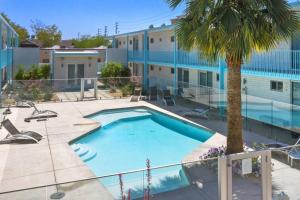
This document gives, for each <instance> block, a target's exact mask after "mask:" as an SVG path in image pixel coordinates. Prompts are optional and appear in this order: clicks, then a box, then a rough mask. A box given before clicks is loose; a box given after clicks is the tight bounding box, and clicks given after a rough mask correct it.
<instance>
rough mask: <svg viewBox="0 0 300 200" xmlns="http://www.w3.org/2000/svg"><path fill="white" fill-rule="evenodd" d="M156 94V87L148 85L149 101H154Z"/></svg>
mask: <svg viewBox="0 0 300 200" xmlns="http://www.w3.org/2000/svg"><path fill="white" fill-rule="evenodd" d="M157 96H158V92H157V87H156V86H153V87H150V90H149V100H150V101H156V100H157Z"/></svg>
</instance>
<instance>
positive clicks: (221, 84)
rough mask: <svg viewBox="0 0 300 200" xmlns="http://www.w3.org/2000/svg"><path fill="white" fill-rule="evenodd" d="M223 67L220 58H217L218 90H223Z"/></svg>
mask: <svg viewBox="0 0 300 200" xmlns="http://www.w3.org/2000/svg"><path fill="white" fill-rule="evenodd" d="M224 73H225V66H224V65H223V64H222V62H221V58H220V57H219V81H220V84H219V89H220V90H224V80H225V75H224Z"/></svg>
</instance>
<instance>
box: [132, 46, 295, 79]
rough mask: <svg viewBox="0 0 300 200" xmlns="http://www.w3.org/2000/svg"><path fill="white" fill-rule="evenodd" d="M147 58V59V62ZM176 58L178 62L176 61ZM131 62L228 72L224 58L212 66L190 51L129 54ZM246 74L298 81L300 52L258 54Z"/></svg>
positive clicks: (254, 54) (249, 61) (244, 66)
mask: <svg viewBox="0 0 300 200" xmlns="http://www.w3.org/2000/svg"><path fill="white" fill-rule="evenodd" d="M145 56H146V58H147V59H145ZM174 58H175V59H174ZM128 61H130V62H145V61H147V63H149V64H157V65H162V66H163V65H166V66H174V65H175V64H176V65H177V66H178V67H191V68H199V69H201V68H202V69H205V70H211V71H215V70H217V69H218V68H219V67H220V66H223V67H224V68H225V70H226V62H225V59H224V58H219V59H218V60H217V61H216V62H214V63H211V62H209V61H208V60H207V59H205V57H204V56H203V55H202V54H201V53H199V52H197V51H192V52H187V51H176V52H175V53H174V51H147V52H146V53H145V52H144V51H129V52H128ZM242 71H243V73H252V74H253V73H257V74H258V73H259V74H263V75H270V76H279V77H284V76H286V77H289V78H293V77H295V78H297V77H298V78H299V77H300V50H272V51H268V52H259V53H258V52H255V53H253V54H252V56H251V58H250V60H246V61H244V64H243V66H242Z"/></svg>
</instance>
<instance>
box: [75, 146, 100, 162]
mask: <svg viewBox="0 0 300 200" xmlns="http://www.w3.org/2000/svg"><path fill="white" fill-rule="evenodd" d="M71 147H72V149H73V150H74V151H75V153H76V154H77V155H78V156H79V157H80V158H81V159H82V160H83V161H84V162H87V161H89V160H91V159H93V158H95V157H96V155H97V151H95V150H94V149H93V148H91V147H89V146H88V145H86V144H81V143H79V144H73V145H72V146H71Z"/></svg>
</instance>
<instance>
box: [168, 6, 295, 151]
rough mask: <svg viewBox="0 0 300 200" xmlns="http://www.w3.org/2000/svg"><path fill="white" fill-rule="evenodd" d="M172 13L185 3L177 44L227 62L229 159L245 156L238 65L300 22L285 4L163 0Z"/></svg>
mask: <svg viewBox="0 0 300 200" xmlns="http://www.w3.org/2000/svg"><path fill="white" fill-rule="evenodd" d="M166 1H167V2H168V4H169V5H170V7H171V8H173V9H175V8H176V7H178V6H179V5H180V4H181V3H184V2H186V9H185V11H184V16H183V17H182V18H180V19H179V20H178V22H177V23H176V34H177V37H178V42H179V43H180V45H181V47H183V48H184V49H185V50H192V49H197V50H199V52H201V53H202V54H203V55H204V56H205V57H206V58H207V59H208V60H209V61H212V62H214V61H216V60H217V59H218V57H219V56H221V57H223V58H225V60H226V63H227V67H228V79H227V102H228V108H227V113H228V115H227V132H228V137H227V154H231V153H239V152H242V151H243V135H242V116H241V65H242V64H243V62H244V61H245V60H247V59H249V58H250V57H251V54H252V52H253V51H255V50H256V51H262V50H264V51H267V50H269V49H271V48H274V47H276V45H277V44H278V43H279V42H280V41H282V40H287V39H289V38H291V36H292V34H293V33H294V32H295V31H296V30H297V29H298V25H299V21H298V20H299V19H298V16H297V15H296V13H295V12H294V11H292V10H291V8H290V6H289V4H288V2H287V1H286V0H166Z"/></svg>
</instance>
